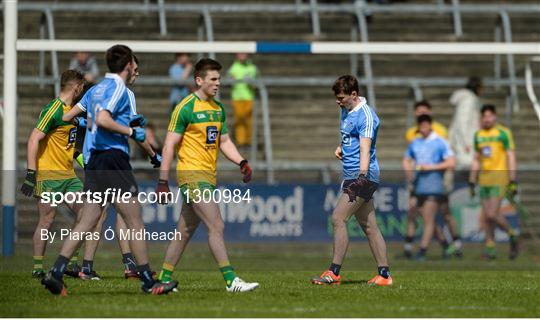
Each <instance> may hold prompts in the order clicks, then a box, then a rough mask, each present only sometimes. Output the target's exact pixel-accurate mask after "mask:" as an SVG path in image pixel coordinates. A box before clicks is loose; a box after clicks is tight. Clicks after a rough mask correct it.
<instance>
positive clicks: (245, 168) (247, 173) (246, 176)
mask: <svg viewBox="0 0 540 320" xmlns="http://www.w3.org/2000/svg"><path fill="white" fill-rule="evenodd" d="M239 166H240V173H242V176H243V177H242V181H244V183H248V182H249V181H251V174H252V173H253V170H251V167H250V166H249V164H248V161H247V160H246V159H244V160H242V161H240V164H239Z"/></svg>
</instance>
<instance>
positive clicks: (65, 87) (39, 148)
mask: <svg viewBox="0 0 540 320" xmlns="http://www.w3.org/2000/svg"><path fill="white" fill-rule="evenodd" d="M83 84H84V77H83V75H82V74H81V73H79V72H78V71H75V70H67V71H64V72H63V73H62V77H61V92H60V95H59V96H58V98H56V99H54V100H52V101H51V102H50V103H49V104H48V105H47V106H45V108H43V110H42V111H41V113H40V115H39V120H38V122H37V124H36V126H35V128H34V129H33V130H32V133H31V134H30V138H29V139H28V154H27V161H28V162H27V173H26V178H25V181H24V183H23V185H22V187H21V192H22V193H23V194H24V195H25V196H27V197H30V196H32V195H33V196H34V197H36V198H38V199H39V201H38V212H39V221H38V224H37V226H36V230H35V232H34V236H33V254H34V257H33V258H34V269H33V271H32V276H33V277H36V278H41V277H43V276H44V275H45V273H44V271H43V256H44V254H45V246H46V244H47V241H46V240H43V237H42V232H44V230H47V231H48V230H49V229H50V227H51V225H52V223H53V221H54V217H55V214H56V210H55V206H54V205H53V204H52V203H51V201H45V200H44V199H42V194H43V193H44V192H47V193H49V196H48V197H47V198H48V199H49V200H50V199H51V198H52V196H53V194H52V192H60V193H67V192H74V193H76V192H80V191H82V189H83V184H82V182H81V180H79V178H77V176H76V175H75V171H74V169H73V155H74V151H75V141H76V134H77V128H76V127H75V126H74V125H73V124H72V123H70V122H64V121H62V115H63V114H64V113H66V112H68V111H69V110H70V109H71V105H72V104H73V103H74V102H75V101H76V99H77V98H78V97H79V95H80V94H81V93H82V90H83ZM67 205H68V207H69V208H70V209H71V210H72V212H74V213H75V215H76V217H77V218H78V217H79V212H80V210H81V209H82V204H80V203H68V204H67ZM86 246H87V247H89V246H97V241H88V242H87V244H86ZM78 273H79V270H78V265H77V255H74V257H73V258H72V260H71V263H70V267H69V268H68V269H67V270H66V274H68V275H70V276H73V277H78Z"/></svg>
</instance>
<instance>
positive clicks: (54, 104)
mask: <svg viewBox="0 0 540 320" xmlns="http://www.w3.org/2000/svg"><path fill="white" fill-rule="evenodd" d="M70 109H71V107H70V106H67V105H66V104H65V103H64V102H63V101H62V100H60V98H56V99H54V100H53V101H51V102H50V103H49V104H48V105H47V106H46V107H45V108H43V110H41V113H40V115H39V120H38V122H37V124H36V129H38V130H39V131H41V132H43V133H45V138H44V139H43V140H41V141H40V142H39V149H38V160H37V172H38V174H37V180H38V181H42V180H61V179H70V178H74V177H76V175H75V171H74V170H73V152H74V151H75V141H76V138H77V127H75V126H74V125H73V124H71V123H69V122H64V121H62V116H63V115H64V113H65V112H68V111H69V110H70Z"/></svg>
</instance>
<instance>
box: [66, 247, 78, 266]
mask: <svg viewBox="0 0 540 320" xmlns="http://www.w3.org/2000/svg"><path fill="white" fill-rule="evenodd" d="M77 262H79V250H77V251H75V253H73V256H71V259H69V264H68V267H69V268H71V269H75V268H78V267H79V266H78V265H77Z"/></svg>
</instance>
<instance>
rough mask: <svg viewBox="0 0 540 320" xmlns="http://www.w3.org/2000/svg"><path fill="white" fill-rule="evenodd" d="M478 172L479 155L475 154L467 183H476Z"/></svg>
mask: <svg viewBox="0 0 540 320" xmlns="http://www.w3.org/2000/svg"><path fill="white" fill-rule="evenodd" d="M479 170H480V153H478V151H477V152H475V153H474V156H473V161H472V163H471V173H470V174H469V182H470V183H476V181H477V180H478V171H479Z"/></svg>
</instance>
